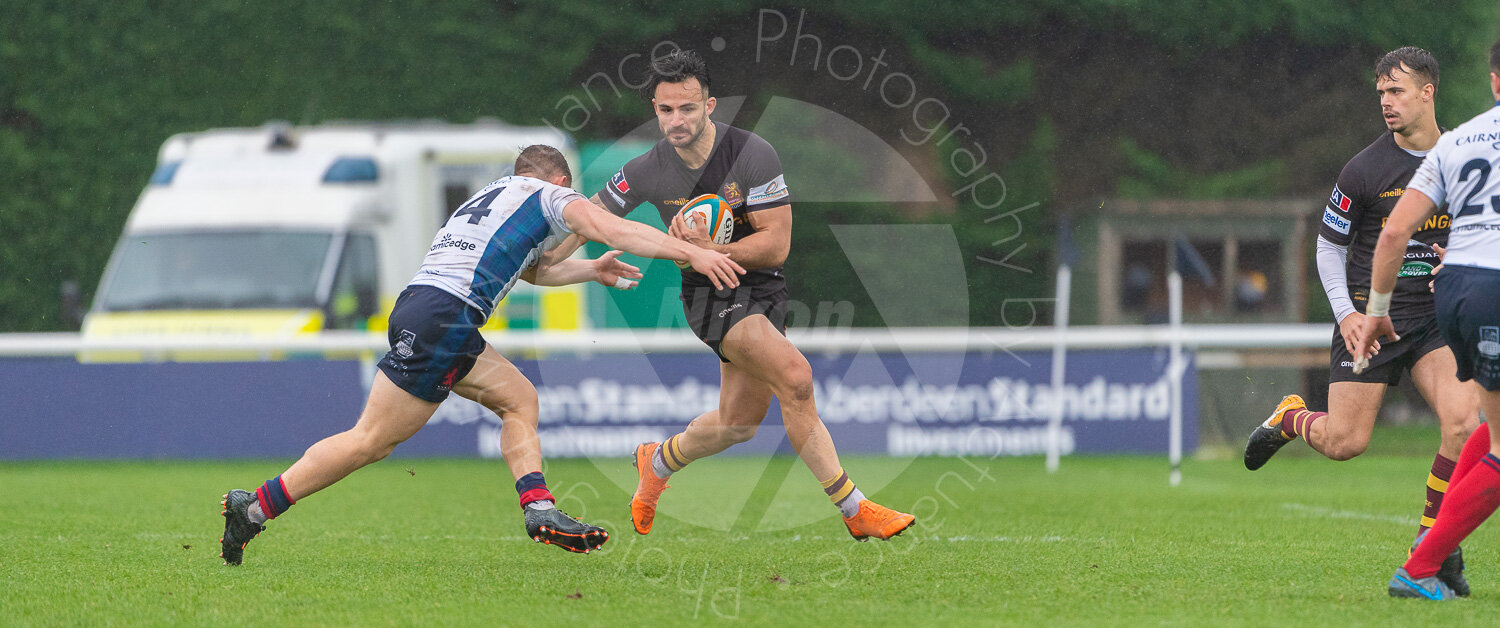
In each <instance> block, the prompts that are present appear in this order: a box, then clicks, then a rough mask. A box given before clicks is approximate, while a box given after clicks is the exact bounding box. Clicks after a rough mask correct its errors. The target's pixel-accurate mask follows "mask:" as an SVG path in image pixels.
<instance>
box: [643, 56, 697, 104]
mask: <svg viewBox="0 0 1500 628" xmlns="http://www.w3.org/2000/svg"><path fill="white" fill-rule="evenodd" d="M690 78H695V79H698V84H699V85H702V86H703V95H704V96H707V95H708V83H709V81H708V64H707V63H705V62H704V61H703V57H700V56H698V53H696V52H693V51H691V50H676V51H673V52H672V53H671V54H668V55H666V56H664V57H658V58H657V59H656V60H654V61H652V62H651V67H650V68H649V69H647V70H646V86H645V87H643V88H642V90H641V93H642V94H644V95H645V96H646V99H647V100H650V99H652V98H656V86H657V85H661V84H662V83H683V82H686V81H687V80H688V79H690Z"/></svg>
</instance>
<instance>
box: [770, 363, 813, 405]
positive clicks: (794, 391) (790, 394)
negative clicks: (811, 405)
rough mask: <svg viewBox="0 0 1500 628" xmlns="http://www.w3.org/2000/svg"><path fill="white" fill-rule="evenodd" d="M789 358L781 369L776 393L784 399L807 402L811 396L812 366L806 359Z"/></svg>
mask: <svg viewBox="0 0 1500 628" xmlns="http://www.w3.org/2000/svg"><path fill="white" fill-rule="evenodd" d="M798 358H799V359H797V360H791V361H789V363H788V364H786V365H784V366H783V367H782V370H781V380H780V381H779V382H778V383H777V386H776V393H777V396H778V397H781V399H782V400H784V401H794V402H808V401H811V400H812V398H813V376H812V366H811V365H809V364H808V363H807V360H806V359H802V358H801V356H798Z"/></svg>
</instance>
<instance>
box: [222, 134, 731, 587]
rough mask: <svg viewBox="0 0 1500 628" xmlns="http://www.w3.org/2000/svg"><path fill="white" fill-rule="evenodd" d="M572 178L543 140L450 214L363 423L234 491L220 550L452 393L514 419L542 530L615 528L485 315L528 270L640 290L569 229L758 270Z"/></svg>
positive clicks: (535, 533) (565, 537) (724, 277)
mask: <svg viewBox="0 0 1500 628" xmlns="http://www.w3.org/2000/svg"><path fill="white" fill-rule="evenodd" d="M571 180H572V173H571V171H570V170H569V168H568V163H567V161H566V160H565V159H564V158H563V156H562V153H560V152H558V151H557V149H555V148H552V147H550V146H530V147H527V148H525V149H524V150H522V151H521V154H520V156H519V157H517V159H516V164H515V174H514V175H513V176H508V177H505V178H502V179H500V180H498V181H495V182H494V183H491V184H490V185H489V186H487V187H485V188H484V189H482V190H480V191H479V192H478V193H476V194H475V195H474V196H473V197H472V198H470V199H469V200H468V201H467V202H465V203H464V204H463V205H462V206H460V207H459V208H458V209H457V210H456V211H455V212H454V213H453V215H452V216H451V217H449V218H448V221H447V223H446V224H445V225H443V228H442V229H440V230H439V231H438V234H437V236H436V237H435V238H434V239H433V245H432V247H431V248H430V249H429V251H428V253H427V257H426V258H425V259H423V261H422V266H421V268H420V269H419V270H418V271H417V274H416V277H415V278H413V279H412V281H411V283H410V284H409V285H408V286H407V287H406V289H405V290H404V291H402V293H401V295H400V297H399V298H397V300H396V305H395V308H394V309H393V310H392V311H391V316H390V331H389V332H388V334H389V339H390V343H391V349H390V351H389V352H388V353H386V354H385V357H384V358H382V359H381V360H380V363H379V371H378V372H377V373H375V378H374V381H373V382H372V383H371V386H370V398H369V400H368V401H367V402H366V404H365V408H364V412H363V413H362V414H360V417H359V421H358V422H357V423H356V424H355V426H354V427H353V428H352V429H350V430H348V431H346V432H342V433H339V434H335V435H333V436H330V437H328V438H325V439H323V440H321V441H318V442H317V443H316V444H314V445H313V446H312V447H310V448H308V450H307V452H306V453H304V454H303V455H302V458H301V459H300V460H298V461H297V462H296V463H294V464H292V466H291V467H290V468H288V469H287V470H286V471H285V472H283V473H282V474H281V475H278V476H276V477H274V478H272V479H270V480H267V481H266V483H265V484H264V485H262V486H261V487H260V488H259V489H257V490H256V491H254V492H251V491H245V490H240V489H235V490H232V491H230V492H229V493H227V494H226V495H224V501H223V502H222V504H223V506H224V511H223V516H224V538H222V539H220V543H221V547H222V553H221V554H220V555H221V556H223V558H224V562H225V564H230V565H238V564H240V562H241V561H242V560H243V557H244V549H245V544H246V543H248V542H250V539H252V538H254V537H255V536H256V535H257V534H259V533H260V532H261V531H262V530H264V529H265V525H264V524H265V521H266V520H267V519H274V518H275V517H277V516H278V515H281V514H282V513H284V512H286V510H287V509H288V508H290V507H291V506H292V505H293V504H295V503H297V501H298V500H301V499H303V498H305V497H307V496H308V495H312V494H313V493H316V492H318V491H320V490H322V489H324V488H327V487H328V486H330V485H332V484H333V483H335V482H337V481H339V480H340V479H343V478H344V477H345V476H347V475H349V474H350V473H353V472H354V471H355V470H357V469H359V468H360V467H363V466H365V465H368V464H370V463H372V462H375V461H377V460H380V459H382V458H384V457H386V455H388V454H390V453H391V450H392V449H394V448H395V447H396V445H397V444H399V443H401V442H403V441H405V440H406V439H408V438H411V436H412V435H414V434H416V433H417V431H418V430H420V429H422V426H423V425H425V424H426V423H427V420H428V418H430V417H431V416H432V413H433V412H434V411H436V410H437V407H438V404H439V403H441V402H442V401H443V399H445V398H447V396H448V394H449V392H456V393H458V394H459V395H461V396H463V397H466V398H468V399H472V400H474V401H475V402H478V403H480V404H482V405H483V406H485V407H486V408H489V409H490V410H491V411H492V412H494V413H495V414H496V415H498V416H499V417H500V419H501V430H500V441H501V449H502V454H503V455H504V457H505V462H506V464H507V466H509V467H510V471H511V475H512V476H514V478H515V481H516V492H517V493H519V494H520V501H521V508H522V511H523V513H524V515H525V517H524V519H525V525H526V533H527V535H528V536H530V537H531V538H533V539H535V540H537V541H539V542H545V543H548V544H555V545H558V546H559V547H562V548H563V549H566V550H569V551H573V552H584V553H587V552H589V551H591V550H593V549H595V548H597V547H599V546H600V545H603V544H604V542H605V541H606V540H608V539H609V533H608V532H606V531H605V530H603V529H602V528H599V527H597V526H592V525H589V524H586V523H583V522H581V521H578V520H577V519H574V518H572V517H570V516H568V515H566V514H563V513H561V512H559V511H558V510H557V508H556V506H555V504H554V501H553V498H552V494H551V493H550V492H549V491H548V489H547V482H546V479H545V478H543V476H542V455H541V447H540V443H539V442H538V440H537V433H536V427H537V395H536V389H535V388H533V387H532V385H531V382H529V381H527V380H526V377H525V376H524V375H522V374H521V372H520V371H519V370H517V369H516V367H515V365H513V364H511V363H510V362H509V361H507V360H506V359H505V358H504V357H502V356H501V355H500V354H499V353H498V352H497V351H495V348H494V347H493V346H490V345H489V344H488V343H486V342H485V340H484V338H483V337H482V336H481V335H480V333H479V327H480V326H482V325H484V322H485V320H486V319H487V318H488V317H489V315H490V313H491V312H493V311H494V308H495V304H496V303H498V302H499V301H500V300H501V299H503V298H505V295H506V293H508V292H509V291H510V288H511V286H513V285H515V282H516V280H517V279H525V280H526V281H528V282H531V283H533V284H537V285H550V286H559V285H566V284H571V283H581V282H585V281H590V280H594V281H598V282H600V283H602V284H604V285H606V286H611V287H617V288H629V287H633V286H634V283H635V282H634V281H633V279H636V278H639V277H640V276H641V275H640V272H639V270H638V269H636V268H635V267H633V266H631V265H629V264H625V263H623V262H621V261H619V260H618V259H616V258H617V257H618V256H619V254H620V253H619V251H610V252H609V253H606V254H605V255H603V256H601V257H599V259H597V260H573V259H564V258H565V257H566V256H565V255H557V254H556V253H558V251H557V250H556V249H557V248H558V245H559V244H560V243H561V242H563V240H564V238H567V237H571V236H570V235H569V234H576V235H577V236H579V237H581V238H586V239H589V240H593V241H596V242H602V243H604V244H606V245H609V246H611V247H615V248H618V249H620V250H624V251H629V252H631V253H634V254H637V255H641V256H645V257H656V258H661V259H671V260H675V261H679V262H687V263H689V264H690V265H691V267H692V268H693V269H694V270H695V271H697V272H701V273H703V275H704V277H705V281H709V282H711V283H712V284H713V285H715V286H723V287H730V288H732V287H734V286H737V285H738V276H739V274H743V273H744V269H742V268H740V266H739V265H738V264H736V263H735V262H734V261H733V260H731V259H730V258H729V256H728V255H725V254H724V253H720V252H716V251H709V250H705V249H702V248H699V247H696V246H693V245H691V244H688V243H686V242H683V241H681V240H678V239H675V238H671V237H669V236H667V235H666V234H663V233H661V232H659V231H657V230H655V229H651V228H650V227H646V226H644V225H640V224H637V223H633V222H630V221H627V220H622V219H620V218H617V217H615V216H612V215H610V214H608V213H606V212H604V211H601V210H600V209H599V208H598V207H596V206H595V205H594V204H593V203H590V202H588V201H587V200H586V199H584V197H583V195H581V194H579V193H577V192H574V191H573V190H571V189H569V188H568V184H569V183H570V182H571ZM549 252H550V253H549Z"/></svg>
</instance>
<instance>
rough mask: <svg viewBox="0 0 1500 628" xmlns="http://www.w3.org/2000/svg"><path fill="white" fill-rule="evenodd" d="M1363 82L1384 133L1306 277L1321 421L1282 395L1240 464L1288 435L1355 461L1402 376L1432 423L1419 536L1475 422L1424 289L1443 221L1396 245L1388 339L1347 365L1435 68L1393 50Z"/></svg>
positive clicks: (1427, 133)
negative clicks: (1313, 315) (1321, 343)
mask: <svg viewBox="0 0 1500 628" xmlns="http://www.w3.org/2000/svg"><path fill="white" fill-rule="evenodd" d="M1375 75H1376V80H1375V90H1376V92H1377V93H1378V94H1379V96H1380V109H1381V113H1382V114H1383V116H1384V118H1385V124H1386V129H1387V131H1386V132H1383V133H1381V134H1380V136H1379V137H1377V138H1376V139H1375V141H1374V142H1372V143H1371V144H1370V145H1369V146H1367V147H1365V149H1364V150H1362V151H1360V152H1359V154H1357V155H1355V156H1354V158H1353V159H1350V160H1349V163H1348V164H1347V165H1345V166H1344V169H1343V171H1342V172H1341V173H1339V179H1338V184H1337V185H1336V186H1335V187H1334V188H1333V194H1332V196H1331V197H1330V198H1329V199H1328V204H1327V206H1326V207H1325V208H1324V209H1323V217H1322V226H1321V227H1320V229H1319V231H1318V242H1317V259H1318V274H1319V276H1320V277H1321V278H1322V281H1323V288H1324V290H1325V291H1326V292H1327V294H1328V301H1329V303H1330V304H1331V305H1332V306H1333V311H1334V316H1335V317H1336V318H1337V319H1338V326H1337V327H1335V329H1334V333H1333V343H1332V351H1331V358H1330V366H1331V368H1332V372H1331V374H1330V376H1329V385H1328V412H1326V413H1324V412H1312V411H1309V410H1308V409H1307V406H1306V404H1305V403H1304V402H1303V401H1302V398H1301V397H1300V396H1298V395H1287V396H1286V398H1284V399H1282V400H1281V403H1280V404H1279V405H1278V406H1276V410H1275V411H1274V412H1273V413H1272V414H1271V416H1270V418H1268V419H1266V420H1265V422H1264V423H1262V424H1261V425H1260V426H1259V427H1257V428H1256V429H1255V431H1254V432H1252V433H1251V435H1250V439H1249V442H1248V443H1247V444H1246V446H1245V467H1246V468H1249V469H1250V470H1252V471H1253V470H1255V469H1259V468H1260V467H1261V466H1262V465H1264V464H1265V463H1266V461H1267V460H1269V459H1270V458H1271V456H1272V455H1273V454H1275V453H1276V451H1277V450H1278V449H1280V448H1281V446H1282V445H1285V444H1286V443H1288V442H1291V441H1292V440H1293V439H1295V438H1297V437H1298V436H1301V437H1302V438H1303V439H1304V440H1306V441H1307V444H1308V445H1309V446H1310V447H1312V448H1313V449H1314V450H1316V451H1318V452H1319V453H1321V454H1323V455H1324V456H1327V457H1328V458H1330V459H1333V460H1348V459H1350V458H1353V457H1355V456H1358V455H1359V454H1361V453H1363V452H1364V451H1365V447H1366V446H1367V445H1368V444H1369V442H1370V432H1371V430H1372V429H1373V428H1374V425H1375V416H1376V413H1377V412H1378V411H1379V410H1380V404H1381V400H1382V398H1383V397H1384V396H1385V390H1386V388H1387V387H1388V386H1390V385H1393V384H1397V383H1399V382H1400V381H1401V375H1402V373H1408V374H1409V375H1410V377H1411V378H1412V383H1414V384H1415V385H1416V388H1417V390H1418V391H1419V392H1420V393H1421V394H1422V397H1423V398H1424V399H1426V400H1427V404H1428V405H1429V406H1431V407H1432V410H1433V412H1435V413H1436V414H1437V417H1438V422H1439V423H1440V424H1441V426H1442V440H1441V442H1440V444H1439V446H1438V453H1437V457H1436V458H1435V459H1434V460H1433V463H1432V471H1431V473H1430V474H1429V475H1428V477H1427V503H1426V507H1425V509H1424V511H1423V513H1422V519H1421V526H1420V529H1419V531H1418V532H1419V533H1420V532H1421V531H1425V530H1426V529H1427V528H1429V527H1431V526H1432V523H1433V520H1434V518H1435V517H1436V516H1437V512H1438V508H1439V506H1440V505H1441V504H1442V500H1443V494H1444V493H1445V492H1446V491H1447V487H1448V483H1449V480H1450V479H1451V475H1452V473H1453V470H1454V464H1455V463H1454V461H1455V460H1457V459H1458V457H1459V453H1460V451H1461V450H1462V448H1463V446H1464V441H1465V439H1467V438H1468V437H1469V434H1470V433H1471V432H1473V431H1474V429H1475V428H1476V427H1477V426H1478V425H1479V411H1478V395H1477V394H1476V393H1475V391H1474V390H1473V389H1472V388H1471V387H1469V386H1465V385H1463V384H1462V383H1460V382H1459V381H1458V379H1457V378H1456V377H1455V376H1454V373H1455V372H1456V371H1455V368H1456V367H1455V364H1456V363H1455V361H1454V357H1453V351H1452V350H1450V349H1449V348H1448V346H1447V345H1446V344H1445V343H1444V341H1443V338H1442V335H1441V334H1440V333H1439V332H1438V328H1437V322H1436V318H1435V312H1434V307H1433V299H1432V293H1431V289H1430V287H1429V284H1430V282H1431V281H1432V277H1431V275H1432V274H1433V270H1434V268H1436V267H1437V266H1438V265H1439V264H1441V254H1442V247H1443V245H1444V244H1446V243H1447V240H1448V222H1449V218H1448V216H1447V215H1446V214H1440V215H1437V216H1434V217H1433V218H1432V219H1430V220H1428V221H1427V222H1426V223H1425V224H1423V225H1421V228H1420V229H1418V230H1417V232H1416V233H1415V234H1414V235H1413V236H1412V238H1411V240H1410V241H1409V242H1408V243H1407V247H1406V251H1405V257H1404V259H1403V260H1402V266H1401V273H1400V279H1399V280H1398V281H1397V283H1396V291H1395V296H1394V298H1393V300H1392V303H1391V308H1390V314H1391V318H1392V320H1394V321H1395V325H1396V331H1397V333H1398V334H1399V337H1400V340H1397V341H1394V342H1388V343H1385V344H1383V345H1377V346H1376V347H1375V350H1376V351H1377V353H1376V354H1375V355H1374V356H1372V357H1371V358H1370V363H1369V366H1368V367H1367V368H1363V369H1361V370H1360V371H1359V372H1356V371H1355V368H1354V365H1355V358H1354V353H1355V346H1354V343H1355V337H1354V335H1355V333H1356V332H1357V331H1358V330H1359V329H1360V325H1361V323H1362V322H1363V321H1364V318H1365V315H1364V309H1365V305H1366V302H1367V301H1368V299H1369V291H1370V284H1369V277H1370V266H1371V260H1372V257H1373V255H1374V251H1375V244H1376V242H1377V241H1378V240H1379V238H1380V230H1381V228H1382V227H1383V226H1384V225H1385V222H1386V219H1387V218H1388V217H1389V216H1390V214H1391V210H1392V209H1393V208H1395V206H1396V202H1397V201H1398V200H1399V199H1400V198H1401V195H1402V194H1403V192H1404V191H1405V188H1406V184H1407V182H1408V181H1409V180H1410V179H1411V177H1412V174H1413V173H1415V172H1416V170H1417V166H1419V165H1421V163H1422V158H1423V156H1425V155H1426V154H1427V151H1429V150H1431V149H1432V147H1433V146H1434V145H1436V144H1437V141H1438V136H1439V134H1440V133H1442V129H1441V128H1440V127H1439V126H1438V124H1437V118H1436V116H1435V114H1434V98H1435V94H1436V92H1437V84H1438V64H1437V60H1435V59H1433V57H1432V55H1431V54H1428V53H1427V51H1425V50H1422V49H1420V48H1415V47H1405V48H1400V49H1397V50H1393V51H1391V52H1389V53H1387V54H1386V55H1384V56H1383V57H1381V58H1380V59H1379V60H1378V61H1377V62H1376V65H1375ZM1457 577H1459V578H1461V574H1460V575H1458V576H1457ZM1455 588H1456V587H1455ZM1464 588H1465V590H1467V587H1464Z"/></svg>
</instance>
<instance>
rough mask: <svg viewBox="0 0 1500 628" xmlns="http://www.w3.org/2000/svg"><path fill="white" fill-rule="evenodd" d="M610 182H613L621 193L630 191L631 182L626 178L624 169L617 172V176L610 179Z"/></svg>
mask: <svg viewBox="0 0 1500 628" xmlns="http://www.w3.org/2000/svg"><path fill="white" fill-rule="evenodd" d="M609 182H610V183H613V184H614V185H615V189H616V190H619V191H620V193H621V194H629V193H630V182H629V181H626V180H625V171H624V170H621V171H619V172H616V173H615V176H613V177H611V178H610V179H609Z"/></svg>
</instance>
